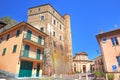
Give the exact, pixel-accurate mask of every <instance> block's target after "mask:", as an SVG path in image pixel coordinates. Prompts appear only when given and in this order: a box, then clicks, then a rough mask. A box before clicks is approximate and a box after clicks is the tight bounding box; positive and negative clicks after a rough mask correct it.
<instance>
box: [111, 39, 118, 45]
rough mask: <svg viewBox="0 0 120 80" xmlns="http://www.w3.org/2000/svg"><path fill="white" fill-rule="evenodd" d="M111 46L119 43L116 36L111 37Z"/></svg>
mask: <svg viewBox="0 0 120 80" xmlns="http://www.w3.org/2000/svg"><path fill="white" fill-rule="evenodd" d="M111 41H112V44H113V46H115V45H119V43H118V39H117V37H114V38H111Z"/></svg>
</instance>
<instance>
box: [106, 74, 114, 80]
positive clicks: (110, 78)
mask: <svg viewBox="0 0 120 80" xmlns="http://www.w3.org/2000/svg"><path fill="white" fill-rule="evenodd" d="M107 77H108V80H114V78H115V76H114V74H112V73H110V74H108V75H107Z"/></svg>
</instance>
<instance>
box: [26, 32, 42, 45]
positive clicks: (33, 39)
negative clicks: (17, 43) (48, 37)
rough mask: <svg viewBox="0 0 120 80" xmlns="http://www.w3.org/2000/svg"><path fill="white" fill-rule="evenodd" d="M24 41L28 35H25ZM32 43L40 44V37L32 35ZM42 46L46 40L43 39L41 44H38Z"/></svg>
mask: <svg viewBox="0 0 120 80" xmlns="http://www.w3.org/2000/svg"><path fill="white" fill-rule="evenodd" d="M24 39H27V34H26V33H25V34H24ZM30 40H31V41H33V42H35V43H38V36H35V35H33V34H32V35H31V39H30ZM38 44H40V45H44V40H43V39H42V41H41V43H38Z"/></svg>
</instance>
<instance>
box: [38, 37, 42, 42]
mask: <svg viewBox="0 0 120 80" xmlns="http://www.w3.org/2000/svg"><path fill="white" fill-rule="evenodd" d="M41 43H42V37H41V36H38V44H41Z"/></svg>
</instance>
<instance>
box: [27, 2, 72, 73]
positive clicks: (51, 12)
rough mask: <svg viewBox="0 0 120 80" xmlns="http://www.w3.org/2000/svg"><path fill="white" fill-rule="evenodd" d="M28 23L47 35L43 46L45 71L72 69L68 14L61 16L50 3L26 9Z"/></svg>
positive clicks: (61, 71) (55, 71)
mask: <svg viewBox="0 0 120 80" xmlns="http://www.w3.org/2000/svg"><path fill="white" fill-rule="evenodd" d="M28 23H30V24H31V25H33V26H34V27H35V28H37V29H39V30H41V31H43V32H45V33H46V34H47V35H49V37H48V38H47V40H48V41H46V44H47V46H48V47H47V48H45V54H46V56H47V57H46V61H45V65H44V67H45V72H47V71H48V70H50V72H51V73H52V74H54V73H56V74H61V73H68V72H70V70H71V69H72V40H71V25H70V16H69V15H68V14H66V15H64V16H62V15H61V14H60V13H59V12H58V11H57V10H55V9H54V8H53V7H52V6H51V5H50V4H44V5H40V6H35V7H32V8H29V9H28Z"/></svg>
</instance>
